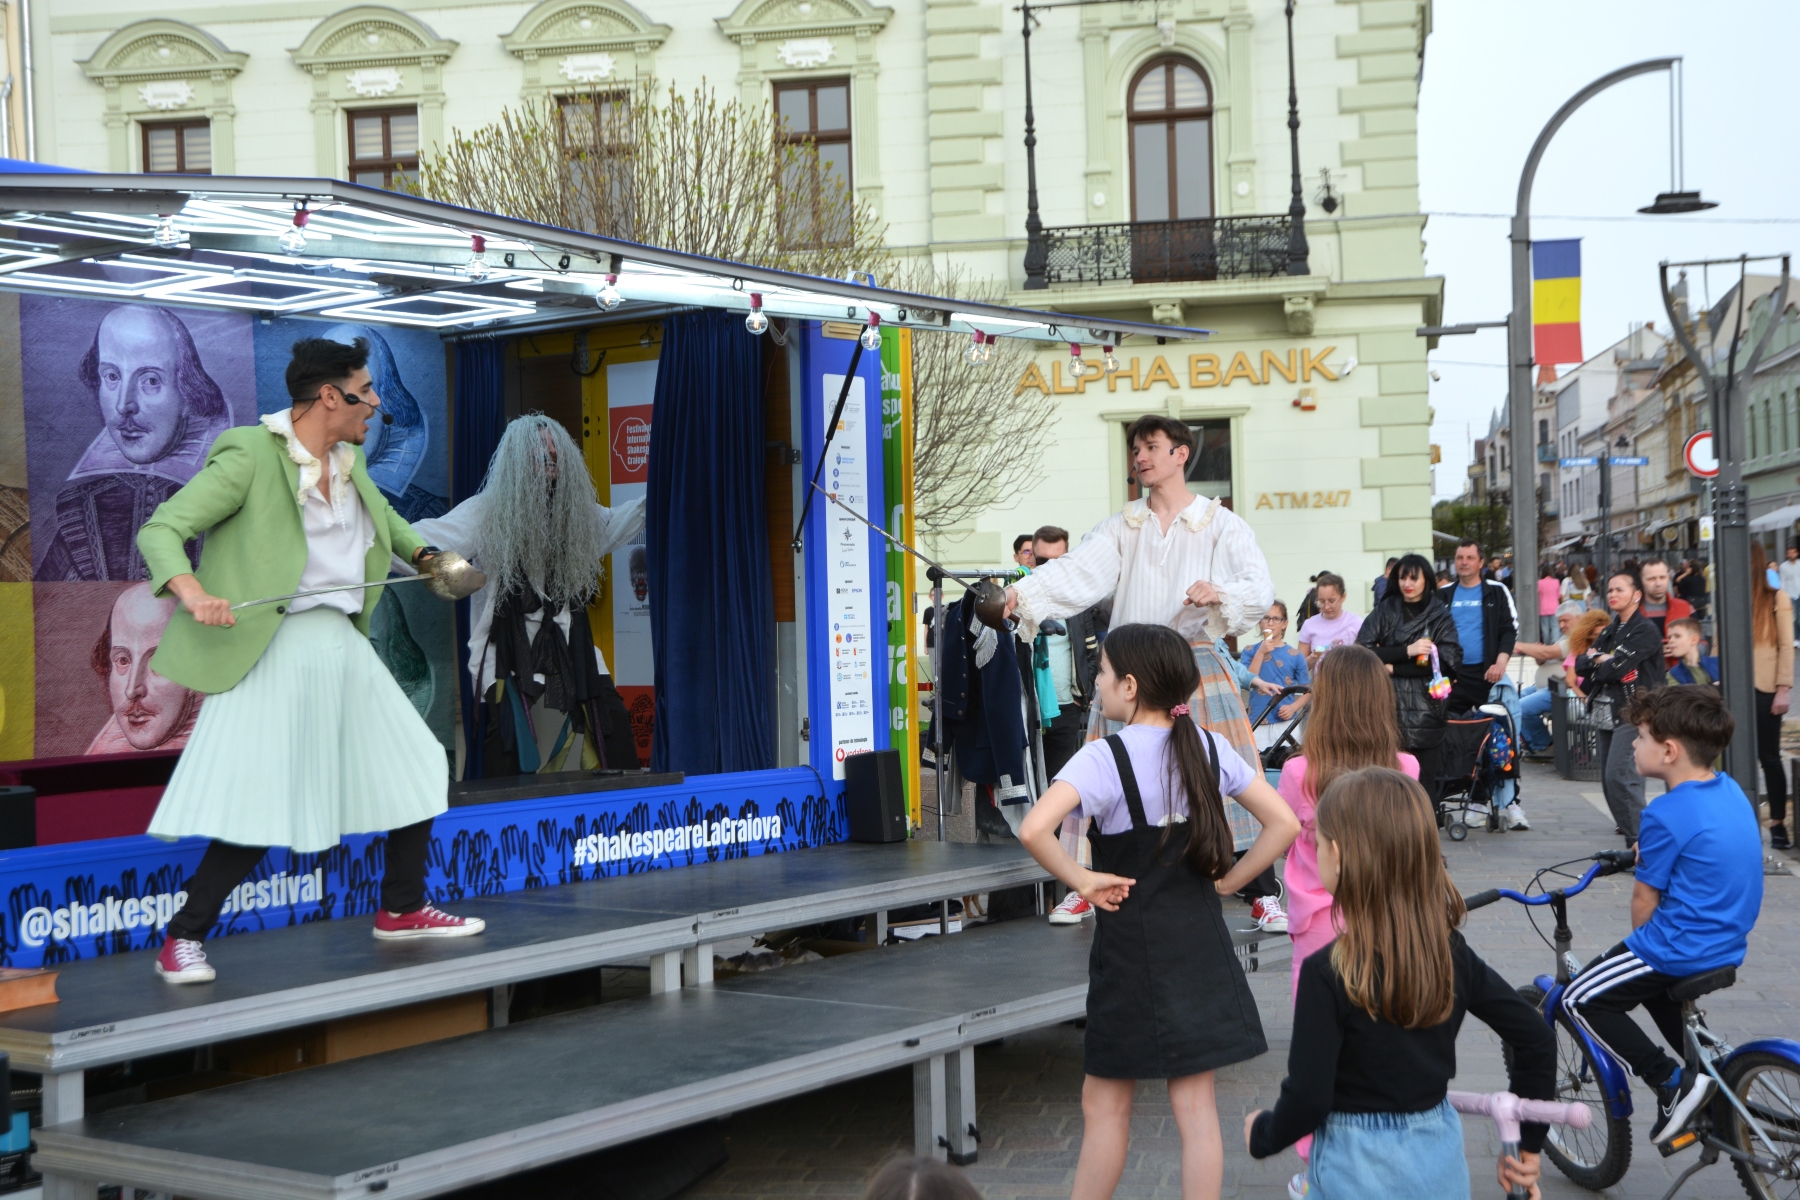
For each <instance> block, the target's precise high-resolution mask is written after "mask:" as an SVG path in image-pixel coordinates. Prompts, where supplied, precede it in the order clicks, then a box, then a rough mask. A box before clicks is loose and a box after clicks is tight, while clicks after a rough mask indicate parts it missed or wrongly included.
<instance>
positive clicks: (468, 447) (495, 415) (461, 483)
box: [450, 337, 506, 779]
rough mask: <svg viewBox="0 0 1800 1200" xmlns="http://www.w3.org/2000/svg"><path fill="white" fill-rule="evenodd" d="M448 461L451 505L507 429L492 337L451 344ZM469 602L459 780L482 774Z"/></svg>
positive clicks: (463, 611)
mask: <svg viewBox="0 0 1800 1200" xmlns="http://www.w3.org/2000/svg"><path fill="white" fill-rule="evenodd" d="M455 426H456V429H455V437H454V438H453V439H452V442H453V453H452V456H451V463H450V489H451V492H452V494H453V499H454V501H455V502H457V503H460V502H461V501H464V500H467V499H468V498H469V497H470V496H473V495H474V494H475V493H476V492H479V491H480V490H481V485H482V483H483V482H484V481H485V480H486V479H487V469H488V461H489V460H490V459H492V458H493V457H494V449H495V447H497V446H499V444H500V434H501V433H502V431H503V430H504V429H505V426H506V344H505V343H504V342H502V341H500V340H499V339H497V338H485V337H484V338H469V339H467V340H465V341H461V342H458V343H457V344H456V420H455ZM469 620H470V617H469V602H468V601H467V600H458V601H457V602H456V663H457V667H458V668H459V669H458V670H457V672H456V681H457V688H458V690H459V693H460V695H461V696H462V727H463V746H464V760H463V778H464V779H480V778H482V776H483V765H484V764H483V762H482V753H481V744H482V738H481V733H480V729H479V721H478V720H477V717H478V715H479V712H480V708H479V705H478V703H477V701H478V699H479V698H478V697H477V696H476V695H475V688H474V686H473V684H471V683H470V681H469V662H468V658H469Z"/></svg>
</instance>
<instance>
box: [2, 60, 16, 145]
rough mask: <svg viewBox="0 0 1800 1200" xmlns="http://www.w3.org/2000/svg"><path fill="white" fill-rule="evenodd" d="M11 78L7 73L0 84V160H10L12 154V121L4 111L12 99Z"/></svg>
mask: <svg viewBox="0 0 1800 1200" xmlns="http://www.w3.org/2000/svg"><path fill="white" fill-rule="evenodd" d="M12 87H13V77H12V72H10V71H8V72H7V74H6V79H5V81H4V82H0V158H11V157H12V156H13V152H12V119H11V115H10V114H9V113H8V112H7V111H6V105H7V101H9V100H11V99H12Z"/></svg>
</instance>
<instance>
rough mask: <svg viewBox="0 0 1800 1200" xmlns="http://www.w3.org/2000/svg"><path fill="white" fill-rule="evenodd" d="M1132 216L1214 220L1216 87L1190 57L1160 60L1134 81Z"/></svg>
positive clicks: (1128, 116) (1130, 106)
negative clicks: (1213, 86) (1213, 117)
mask: <svg viewBox="0 0 1800 1200" xmlns="http://www.w3.org/2000/svg"><path fill="white" fill-rule="evenodd" d="M1126 120H1127V122H1128V123H1129V125H1130V130H1131V217H1132V220H1134V221H1169V220H1181V219H1186V218H1191V217H1210V216H1212V215H1213V185H1212V175H1213V172H1212V88H1211V87H1210V86H1209V85H1208V83H1207V81H1206V76H1205V75H1204V74H1203V73H1202V72H1201V70H1200V68H1199V67H1198V66H1196V65H1195V64H1194V63H1192V62H1190V61H1189V60H1187V59H1185V58H1159V59H1157V60H1155V61H1154V62H1152V63H1150V64H1149V65H1147V66H1146V67H1144V69H1143V70H1141V71H1139V72H1138V74H1137V78H1135V79H1133V80H1132V81H1131V92H1130V94H1129V103H1128V104H1127V106H1126Z"/></svg>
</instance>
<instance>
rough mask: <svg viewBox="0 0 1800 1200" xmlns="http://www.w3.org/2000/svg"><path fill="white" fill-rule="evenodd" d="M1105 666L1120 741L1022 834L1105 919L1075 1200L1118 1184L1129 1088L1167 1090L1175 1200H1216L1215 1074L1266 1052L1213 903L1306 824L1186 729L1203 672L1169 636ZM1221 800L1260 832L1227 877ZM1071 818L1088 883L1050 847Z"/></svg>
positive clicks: (1141, 633) (1115, 636)
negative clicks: (1153, 1085) (1176, 1160)
mask: <svg viewBox="0 0 1800 1200" xmlns="http://www.w3.org/2000/svg"><path fill="white" fill-rule="evenodd" d="M1100 654H1101V658H1100V673H1099V674H1098V675H1097V676H1096V677H1095V680H1094V683H1095V690H1096V692H1097V693H1098V696H1099V701H1100V705H1101V709H1102V712H1103V713H1104V715H1105V716H1106V717H1107V719H1108V720H1113V721H1123V722H1125V723H1126V727H1125V729H1124V730H1123V731H1122V732H1120V733H1116V734H1114V735H1112V736H1111V737H1108V738H1106V739H1104V740H1103V741H1097V742H1090V743H1089V744H1088V745H1086V746H1084V747H1083V748H1082V749H1081V751H1080V752H1079V753H1078V754H1076V756H1075V757H1074V758H1073V759H1071V760H1069V764H1068V765H1067V766H1066V767H1064V768H1063V770H1062V771H1061V773H1059V774H1058V775H1057V777H1056V782H1055V783H1053V784H1051V785H1050V788H1049V790H1047V791H1046V792H1045V793H1044V795H1043V796H1042V798H1040V799H1039V800H1038V802H1037V804H1036V805H1035V806H1034V807H1033V808H1032V810H1031V812H1030V813H1029V814H1028V815H1027V816H1026V818H1025V822H1024V825H1023V826H1022V828H1021V829H1020V831H1019V840H1020V841H1021V842H1023V843H1024V844H1025V847H1026V849H1028V850H1029V851H1031V854H1032V857H1034V858H1036V859H1037V860H1038V862H1039V863H1041V864H1043V866H1044V869H1045V870H1047V871H1049V872H1050V873H1051V874H1052V875H1055V876H1056V877H1057V878H1058V879H1060V880H1062V881H1063V882H1064V883H1066V884H1067V885H1068V886H1069V887H1071V888H1073V889H1075V890H1076V891H1078V892H1080V893H1081V895H1082V896H1083V897H1085V898H1086V899H1087V901H1088V902H1089V903H1090V904H1092V905H1093V906H1094V907H1095V908H1096V909H1097V910H1099V915H1098V921H1097V928H1096V929H1095V931H1094V946H1093V951H1092V953H1091V955H1090V956H1089V960H1088V1001H1087V1013H1088V1016H1087V1045H1086V1053H1085V1062H1084V1067H1085V1069H1086V1072H1087V1079H1086V1082H1085V1083H1084V1084H1083V1085H1082V1091H1081V1112H1082V1120H1083V1125H1084V1129H1083V1135H1082V1141H1081V1158H1080V1161H1079V1162H1078V1164H1077V1165H1076V1168H1075V1184H1074V1189H1073V1192H1072V1195H1071V1200H1106V1198H1107V1197H1109V1196H1111V1195H1112V1193H1113V1189H1114V1188H1115V1187H1116V1186H1117V1185H1118V1182H1119V1176H1120V1174H1121V1172H1122V1171H1123V1170H1124V1168H1125V1151H1126V1146H1127V1144H1128V1141H1129V1136H1130V1123H1131V1101H1132V1095H1133V1093H1134V1091H1135V1090H1136V1081H1137V1080H1139V1079H1166V1080H1168V1082H1169V1102H1170V1104H1171V1105H1172V1107H1173V1108H1174V1110H1175V1124H1176V1127H1177V1128H1178V1129H1179V1130H1180V1131H1181V1140H1182V1143H1183V1148H1184V1152H1183V1155H1182V1161H1183V1164H1184V1166H1183V1171H1184V1177H1183V1180H1182V1193H1183V1195H1184V1196H1187V1197H1190V1198H1194V1197H1216V1196H1218V1194H1219V1192H1220V1189H1221V1187H1222V1186H1223V1183H1224V1170H1225V1161H1224V1148H1223V1142H1222V1139H1221V1135H1220V1132H1219V1117H1218V1110H1217V1108H1216V1106H1215V1104H1214V1100H1213V1072H1214V1071H1215V1070H1217V1069H1218V1068H1220V1067H1223V1066H1227V1065H1229V1064H1231V1063H1235V1062H1242V1061H1244V1060H1245V1059H1248V1058H1254V1057H1255V1056H1256V1055H1258V1054H1261V1053H1263V1052H1264V1051H1265V1050H1267V1049H1268V1045H1267V1043H1265V1042H1264V1040H1263V1033H1262V1023H1261V1022H1260V1021H1259V1020H1258V1018H1257V1015H1256V1002H1255V1000H1254V999H1252V998H1251V995H1250V988H1249V985H1248V984H1246V983H1245V981H1244V973H1243V970H1242V968H1241V967H1239V966H1238V961H1237V954H1236V953H1235V952H1234V951H1233V949H1232V945H1231V936H1230V934H1229V933H1228V932H1227V931H1226V928H1225V918H1224V914H1223V912H1222V911H1221V909H1220V906H1219V897H1220V896H1223V895H1230V894H1232V893H1234V892H1236V891H1237V890H1238V889H1239V888H1241V887H1243V886H1244V885H1245V884H1246V883H1247V882H1249V881H1250V880H1251V879H1254V878H1255V877H1256V876H1257V875H1259V874H1261V873H1262V872H1263V871H1264V870H1265V869H1266V868H1268V867H1269V866H1271V865H1273V864H1274V862H1275V859H1276V858H1277V857H1279V856H1280V854H1281V852H1282V851H1283V850H1284V849H1286V848H1287V846H1288V844H1289V843H1290V842H1292V841H1293V840H1294V837H1295V836H1296V835H1297V834H1298V833H1299V832H1300V824H1299V822H1298V821H1297V820H1296V819H1295V817H1294V814H1293V812H1292V810H1290V809H1289V808H1288V806H1287V805H1286V804H1285V803H1283V802H1282V800H1281V797H1280V796H1279V795H1278V794H1277V793H1276V791H1275V789H1274V788H1272V787H1270V786H1269V784H1268V782H1267V781H1266V780H1265V779H1264V778H1263V774H1262V770H1261V768H1260V767H1253V766H1251V765H1250V764H1248V763H1246V762H1245V761H1244V760H1243V759H1241V758H1239V757H1238V755H1237V753H1236V751H1234V750H1232V748H1231V746H1230V744H1229V743H1227V742H1224V741H1221V740H1219V739H1218V738H1216V737H1214V736H1213V735H1212V734H1210V733H1207V732H1205V731H1203V730H1201V729H1200V728H1199V726H1198V725H1197V724H1196V722H1195V721H1194V719H1193V717H1192V716H1191V715H1190V714H1189V712H1188V708H1187V701H1188V697H1190V696H1191V695H1193V692H1194V688H1195V686H1196V684H1197V682H1198V681H1197V678H1196V675H1197V668H1196V667H1195V666H1194V655H1193V651H1192V650H1191V649H1189V647H1188V644H1187V643H1186V641H1184V640H1183V639H1182V638H1181V636H1180V635H1179V634H1177V633H1176V632H1175V631H1174V630H1173V629H1170V628H1168V627H1167V626H1163V625H1122V626H1119V627H1117V628H1115V629H1113V630H1112V631H1111V632H1109V633H1108V634H1107V636H1106V641H1105V643H1104V644H1103V645H1102V646H1101V652H1100ZM1225 795H1232V796H1235V797H1236V799H1237V801H1238V803H1240V804H1242V805H1243V806H1244V807H1245V808H1247V809H1249V810H1250V813H1251V815H1252V816H1254V817H1256V819H1257V820H1258V821H1260V822H1262V827H1263V828H1262V833H1261V835H1259V836H1258V837H1257V839H1256V842H1255V844H1253V845H1252V846H1251V847H1250V849H1249V850H1248V851H1246V852H1245V854H1244V857H1243V858H1242V859H1240V860H1238V862H1237V863H1236V864H1235V865H1234V864H1233V862H1232V837H1231V827H1230V825H1229V823H1228V822H1227V820H1226V817H1225V808H1224V801H1223V796H1225ZM1078 810H1079V812H1080V815H1082V816H1085V817H1089V818H1092V823H1091V832H1090V833H1089V834H1088V838H1089V841H1090V842H1091V844H1092V847H1093V852H1094V867H1093V869H1092V870H1089V869H1087V868H1085V867H1082V866H1081V865H1079V864H1078V863H1076V861H1075V860H1074V859H1072V858H1070V857H1069V855H1068V853H1067V852H1066V851H1064V850H1063V848H1062V846H1061V844H1060V843H1059V841H1058V840H1057V836H1056V833H1057V829H1058V828H1059V827H1060V826H1061V825H1062V822H1063V819H1064V818H1065V817H1067V816H1069V815H1070V814H1071V813H1074V812H1077V811H1078ZM1190 1169H1192V1170H1193V1171H1195V1172H1196V1173H1197V1175H1198V1178H1194V1177H1189V1176H1188V1175H1187V1174H1186V1172H1187V1171H1188V1170H1190Z"/></svg>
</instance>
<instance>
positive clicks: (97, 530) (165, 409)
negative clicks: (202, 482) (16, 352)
mask: <svg viewBox="0 0 1800 1200" xmlns="http://www.w3.org/2000/svg"><path fill="white" fill-rule="evenodd" d="M19 327H20V335H21V337H20V340H21V343H22V350H21V354H20V359H21V368H22V372H21V373H22V375H23V382H24V398H25V439H26V457H27V470H28V474H29V477H30V481H31V523H32V539H31V540H32V559H33V563H32V577H33V578H34V579H37V580H39V581H42V582H57V583H60V582H73V581H112V582H122V581H135V580H141V579H146V578H148V576H149V573H148V571H147V570H146V569H145V567H144V560H143V558H142V556H141V555H139V554H138V550H137V532H138V529H139V527H140V526H142V525H143V523H144V522H145V521H146V520H147V519H149V516H150V514H151V513H152V512H154V511H156V506H157V505H159V504H161V503H162V502H163V501H164V500H166V499H168V498H169V497H170V496H172V495H173V494H174V493H175V492H176V491H178V490H179V489H180V488H181V486H182V485H183V484H185V483H186V482H187V481H188V480H190V479H192V478H193V477H194V476H195V475H196V474H198V473H199V471H200V468H201V467H203V466H204V465H205V464H206V454H207V451H208V450H209V449H211V447H212V443H213V439H214V438H216V437H217V436H218V435H219V434H220V433H221V432H222V431H224V430H225V429H228V428H230V427H231V426H232V425H238V424H246V423H248V422H251V421H254V420H255V419H256V390H255V358H254V353H255V352H254V347H253V345H252V338H251V331H250V318H249V316H248V315H246V314H242V313H206V312H191V311H190V312H177V311H176V310H174V309H169V308H160V307H157V306H155V305H150V304H128V303H114V302H108V301H96V300H64V299H56V298H51V297H43V296H24V297H21V298H20V301H19Z"/></svg>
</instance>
